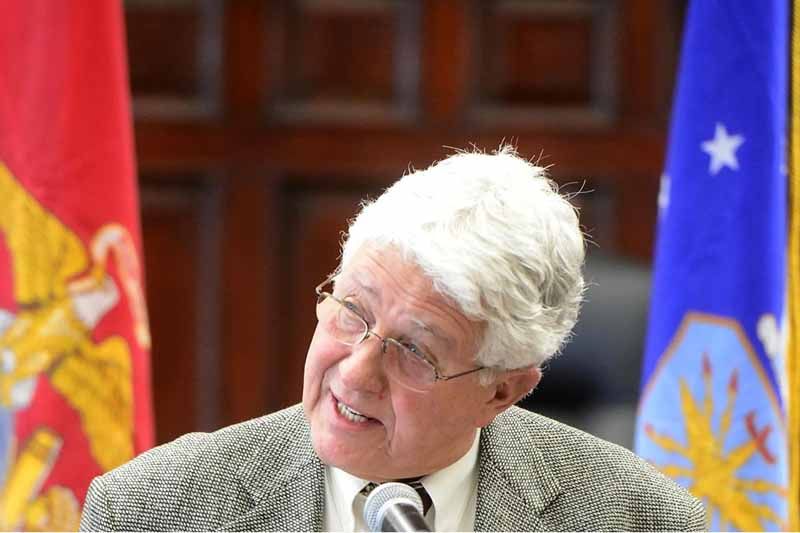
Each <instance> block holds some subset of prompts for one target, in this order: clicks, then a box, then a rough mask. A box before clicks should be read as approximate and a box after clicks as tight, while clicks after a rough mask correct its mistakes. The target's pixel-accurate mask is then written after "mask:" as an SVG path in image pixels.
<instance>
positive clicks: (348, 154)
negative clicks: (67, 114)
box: [125, 0, 684, 441]
mask: <svg viewBox="0 0 800 533" xmlns="http://www.w3.org/2000/svg"><path fill="white" fill-rule="evenodd" d="M125 6H126V14H127V23H128V36H129V53H130V72H131V86H132V91H133V95H134V101H135V107H136V146H137V158H138V163H139V168H140V171H141V175H142V177H141V184H142V212H143V217H142V221H143V228H144V244H145V252H146V256H147V257H146V261H147V279H148V303H149V307H150V315H151V320H152V330H153V372H154V376H153V377H154V387H155V391H154V395H155V399H156V414H157V418H158V438H159V440H160V441H164V440H167V439H170V438H172V437H174V436H176V435H178V434H181V433H183V432H186V431H190V430H195V429H211V428H213V427H218V426H221V425H225V424H229V423H232V422H236V421H239V420H243V419H246V418H251V417H253V416H257V415H259V414H262V413H265V412H269V411H272V410H275V409H277V408H280V407H283V406H286V405H289V404H291V403H293V402H295V401H297V400H298V399H299V395H300V385H301V381H302V371H303V359H304V357H305V352H306V348H307V344H308V341H309V338H310V332H311V331H312V330H313V327H314V296H313V288H314V285H315V284H316V283H318V282H319V281H320V280H321V279H322V278H323V277H324V276H325V274H327V273H328V272H329V271H330V270H331V269H332V268H333V267H334V266H335V265H336V263H337V260H338V253H339V252H338V243H339V241H340V232H341V231H342V230H343V229H344V228H345V224H346V220H347V219H348V218H350V217H352V216H353V214H354V213H355V210H356V206H357V204H358V202H359V200H360V199H361V198H362V197H363V196H364V195H365V194H377V193H379V191H380V190H381V189H382V188H383V187H385V186H387V185H388V184H390V183H391V182H392V181H394V180H395V179H397V178H398V177H399V176H401V175H402V174H403V173H404V172H405V171H406V170H407V168H408V167H409V165H411V166H414V167H416V168H422V167H425V166H427V165H429V164H430V163H431V162H432V161H435V160H438V159H441V158H443V157H445V156H446V155H447V154H448V153H449V152H450V149H447V148H444V147H445V146H453V147H460V148H463V147H467V146H469V145H470V143H475V144H476V145H477V146H479V147H482V148H493V147H496V146H498V145H499V144H500V143H501V142H502V141H503V140H504V139H505V140H506V141H512V142H514V143H515V144H516V145H517V146H518V147H519V150H520V152H521V153H522V154H524V155H526V156H529V157H541V162H542V164H545V165H553V167H552V169H551V172H552V175H553V177H554V179H555V180H556V181H558V182H559V183H560V184H562V185H563V186H564V187H565V189H564V190H566V191H571V192H575V191H577V190H580V189H581V188H583V190H586V191H593V192H589V193H585V194H579V195H577V196H576V197H575V198H574V202H575V203H576V204H578V205H579V206H580V208H581V210H582V220H583V226H584V228H585V229H586V230H587V232H589V233H590V235H591V237H592V240H593V241H594V242H595V243H597V246H598V247H599V248H600V249H601V250H602V251H603V252H607V253H610V254H618V255H622V256H628V257H633V258H639V259H644V260H648V259H649V257H650V250H651V247H652V240H653V239H652V235H653V230H654V224H655V216H656V211H655V208H656V198H655V196H656V191H657V187H658V177H659V175H660V174H661V165H662V160H663V151H664V140H665V138H666V119H667V116H668V112H669V100H670V95H671V93H672V82H673V79H674V67H675V63H676V59H675V58H676V55H677V49H678V38H679V34H680V24H681V13H682V11H683V9H684V2H674V1H672V0H653V1H647V2H641V1H639V0H592V1H589V0H529V1H519V0H481V1H478V0H274V1H272V0H270V1H266V0H227V1H226V0H198V1H188V0H168V1H164V2H156V1H153V0H132V1H127V2H126V3H125Z"/></svg>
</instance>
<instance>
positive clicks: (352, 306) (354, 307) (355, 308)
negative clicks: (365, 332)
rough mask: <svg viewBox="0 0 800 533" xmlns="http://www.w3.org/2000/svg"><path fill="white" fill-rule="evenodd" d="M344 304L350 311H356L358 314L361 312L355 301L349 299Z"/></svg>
mask: <svg viewBox="0 0 800 533" xmlns="http://www.w3.org/2000/svg"><path fill="white" fill-rule="evenodd" d="M344 306H345V307H346V308H347V309H349V310H350V311H352V312H354V313H355V314H357V315H360V314H361V311H360V310H359V309H358V306H357V305H356V304H354V303H353V302H348V301H347V300H345V301H344Z"/></svg>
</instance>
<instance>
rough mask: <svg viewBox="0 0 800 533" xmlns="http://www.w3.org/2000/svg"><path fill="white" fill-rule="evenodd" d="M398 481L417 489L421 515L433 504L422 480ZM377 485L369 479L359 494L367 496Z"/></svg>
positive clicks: (426, 512)
mask: <svg viewBox="0 0 800 533" xmlns="http://www.w3.org/2000/svg"><path fill="white" fill-rule="evenodd" d="M398 483H405V484H406V485H408V486H409V487H411V488H412V489H414V490H415V491H417V494H419V497H420V499H421V500H422V514H423V516H424V515H426V514H428V509H430V508H431V505H433V500H432V499H431V495H430V494H428V491H427V490H425V487H423V486H422V482H421V481H420V480H419V479H415V480H407V479H401V480H398ZM377 486H378V484H377V483H373V482H371V481H370V482H369V483H367V484H366V486H365V487H364V488H363V489H361V494H363V495H364V496H369V493H370V492H372V491H373V490H375V487H377Z"/></svg>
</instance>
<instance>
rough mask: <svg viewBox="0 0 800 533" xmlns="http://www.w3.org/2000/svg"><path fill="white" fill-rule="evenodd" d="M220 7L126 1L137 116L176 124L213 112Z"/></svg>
mask: <svg viewBox="0 0 800 533" xmlns="http://www.w3.org/2000/svg"><path fill="white" fill-rule="evenodd" d="M221 8H222V3H221V1H220V0H194V1H187V0H163V1H160V2H154V1H152V0H126V2H125V13H126V19H127V20H126V22H127V40H128V53H129V57H130V61H129V63H130V66H129V70H130V83H131V90H132V92H133V95H134V111H135V113H136V115H137V117H140V118H142V119H145V118H146V119H175V118H186V117H204V116H208V115H211V114H214V113H215V112H216V110H217V108H218V101H217V100H218V94H219V87H220V56H221V49H220V45H221V41H222V35H221V32H220V22H221Z"/></svg>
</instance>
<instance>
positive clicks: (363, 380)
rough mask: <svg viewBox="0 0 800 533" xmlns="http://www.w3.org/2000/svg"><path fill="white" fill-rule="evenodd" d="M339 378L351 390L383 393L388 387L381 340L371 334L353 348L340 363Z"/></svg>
mask: <svg viewBox="0 0 800 533" xmlns="http://www.w3.org/2000/svg"><path fill="white" fill-rule="evenodd" d="M339 376H340V378H341V379H342V382H343V385H344V386H346V387H347V388H349V389H351V390H354V391H362V392H372V393H379V392H381V391H382V390H383V388H384V387H385V386H386V375H385V373H384V371H383V350H382V341H381V339H380V338H378V337H377V336H376V335H374V334H370V335H369V336H368V337H367V338H366V339H364V340H363V341H362V342H360V343H359V344H356V345H354V346H352V347H351V349H350V354H349V355H348V356H347V357H345V358H343V359H342V360H341V361H339Z"/></svg>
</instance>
